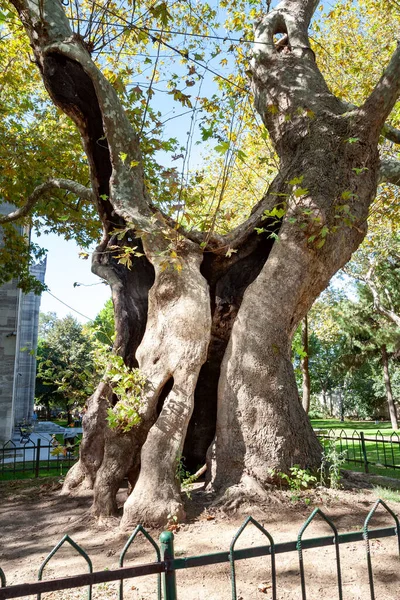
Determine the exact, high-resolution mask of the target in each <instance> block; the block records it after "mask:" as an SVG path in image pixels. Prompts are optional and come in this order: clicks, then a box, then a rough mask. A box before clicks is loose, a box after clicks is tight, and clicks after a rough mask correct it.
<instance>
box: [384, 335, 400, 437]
mask: <svg viewBox="0 0 400 600" xmlns="http://www.w3.org/2000/svg"><path fill="white" fill-rule="evenodd" d="M381 355H382V365H383V378H384V380H385V388H386V399H387V403H388V409H389V415H390V422H391V424H392V429H398V428H399V424H398V421H397V411H396V406H395V403H394V401H393V393H392V384H391V381H390V373H389V358H388V354H387V348H386V346H385V344H383V345H382V346H381Z"/></svg>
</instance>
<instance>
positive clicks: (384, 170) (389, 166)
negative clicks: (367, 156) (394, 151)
mask: <svg viewBox="0 0 400 600" xmlns="http://www.w3.org/2000/svg"><path fill="white" fill-rule="evenodd" d="M379 183H392V184H393V185H399V186H400V162H399V161H397V160H394V159H391V158H383V159H382V160H381V167H380V169H379Z"/></svg>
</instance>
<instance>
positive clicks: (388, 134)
mask: <svg viewBox="0 0 400 600" xmlns="http://www.w3.org/2000/svg"><path fill="white" fill-rule="evenodd" d="M340 104H341V106H342V108H343V111H344V112H353V111H359V110H360V107H359V106H356V105H355V104H352V103H351V102H346V101H345V100H340ZM381 135H382V136H383V137H384V138H386V139H387V140H389V141H390V142H394V143H395V144H400V129H396V127H393V125H390V124H389V123H385V124H384V126H383V127H382V130H381Z"/></svg>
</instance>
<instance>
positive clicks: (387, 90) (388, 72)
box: [360, 44, 400, 132]
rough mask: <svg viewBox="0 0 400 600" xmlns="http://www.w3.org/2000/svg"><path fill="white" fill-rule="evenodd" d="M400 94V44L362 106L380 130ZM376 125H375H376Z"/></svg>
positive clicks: (364, 112)
mask: <svg viewBox="0 0 400 600" xmlns="http://www.w3.org/2000/svg"><path fill="white" fill-rule="evenodd" d="M399 94H400V45H399V44H397V48H396V50H395V51H394V53H393V55H392V58H391V60H390V62H389V64H388V66H387V67H386V69H385V71H384V73H383V75H382V77H381V78H380V80H379V81H378V83H377V84H376V86H375V88H374V89H373V91H372V92H371V94H370V95H369V97H368V98H367V100H366V101H365V103H364V104H363V106H362V107H361V108H360V111H361V113H362V114H363V115H364V116H365V118H366V119H367V120H368V123H369V124H371V125H372V126H373V129H376V128H377V129H378V131H379V132H380V131H381V129H382V127H383V125H384V123H385V120H386V119H387V117H388V116H389V114H390V113H391V111H392V109H393V107H394V105H395V103H396V101H397V99H398V97H399ZM374 126H375V127H374Z"/></svg>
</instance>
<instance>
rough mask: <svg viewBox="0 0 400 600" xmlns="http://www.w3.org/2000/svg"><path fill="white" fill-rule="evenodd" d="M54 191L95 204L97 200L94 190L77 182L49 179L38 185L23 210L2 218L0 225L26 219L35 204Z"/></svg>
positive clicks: (22, 207)
mask: <svg viewBox="0 0 400 600" xmlns="http://www.w3.org/2000/svg"><path fill="white" fill-rule="evenodd" d="M54 189H61V190H67V191H68V192H72V193H73V194H76V195H77V196H79V198H84V199H85V200H89V201H90V202H94V200H95V197H94V194H93V192H92V190H90V189H89V188H87V187H85V186H84V185H81V184H80V183H77V182H76V181H71V180H70V179H49V181H46V182H45V183H42V184H41V185H38V186H37V188H35V189H34V191H33V192H32V194H31V195H30V196H29V197H28V200H27V201H26V204H24V206H21V208H18V209H17V210H15V211H13V212H11V213H9V214H8V215H2V216H0V224H4V223H12V222H13V221H17V220H18V219H21V218H22V217H26V215H27V214H29V212H30V211H31V210H32V208H33V207H34V206H35V204H37V202H38V201H39V200H40V198H41V197H42V196H43V194H45V193H46V192H48V191H50V190H54Z"/></svg>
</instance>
